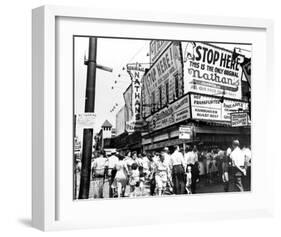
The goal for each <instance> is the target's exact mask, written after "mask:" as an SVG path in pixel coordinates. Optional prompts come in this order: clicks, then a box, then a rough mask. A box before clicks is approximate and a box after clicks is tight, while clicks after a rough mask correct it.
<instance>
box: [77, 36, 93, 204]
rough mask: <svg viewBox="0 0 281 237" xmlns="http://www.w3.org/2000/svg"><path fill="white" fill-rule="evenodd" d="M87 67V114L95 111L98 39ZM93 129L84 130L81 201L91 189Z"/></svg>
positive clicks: (87, 195) (90, 54)
mask: <svg viewBox="0 0 281 237" xmlns="http://www.w3.org/2000/svg"><path fill="white" fill-rule="evenodd" d="M88 55H89V56H88V65H87V66H88V67H87V82H86V97H85V112H94V111H95V87H96V58H97V38H94V37H90V39H89V54H88ZM93 132H94V131H93V128H84V130H83V148H82V160H81V161H82V167H81V179H80V190H79V199H87V198H88V197H89V189H90V177H91V176H90V175H91V160H92V149H93V148H92V147H93Z"/></svg>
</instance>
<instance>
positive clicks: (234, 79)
mask: <svg viewBox="0 0 281 237" xmlns="http://www.w3.org/2000/svg"><path fill="white" fill-rule="evenodd" d="M182 47H183V52H184V53H183V60H184V78H185V80H184V88H185V89H184V91H185V93H186V92H197V93H202V94H207V95H216V96H221V95H224V96H225V97H228V98H233V99H241V96H242V94H241V80H242V67H241V65H240V63H239V62H238V58H235V59H234V58H233V55H232V54H233V52H232V51H229V50H226V49H223V48H220V47H217V46H214V45H211V44H207V43H201V42H184V43H182Z"/></svg>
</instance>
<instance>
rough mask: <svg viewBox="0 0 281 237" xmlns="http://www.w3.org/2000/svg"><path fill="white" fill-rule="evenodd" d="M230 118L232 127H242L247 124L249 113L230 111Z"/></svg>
mask: <svg viewBox="0 0 281 237" xmlns="http://www.w3.org/2000/svg"><path fill="white" fill-rule="evenodd" d="M230 118H231V126H232V127H244V126H248V125H249V122H248V119H249V115H248V113H243V112H242V113H241V112H240V113H232V114H231V115H230Z"/></svg>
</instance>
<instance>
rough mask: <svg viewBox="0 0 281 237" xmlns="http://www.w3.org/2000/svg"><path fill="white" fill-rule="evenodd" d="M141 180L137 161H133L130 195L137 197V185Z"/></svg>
mask: <svg viewBox="0 0 281 237" xmlns="http://www.w3.org/2000/svg"><path fill="white" fill-rule="evenodd" d="M139 182H140V173H139V170H138V165H137V163H133V164H132V166H131V172H130V178H129V185H130V197H136V196H137V195H136V186H137V185H138V184H139Z"/></svg>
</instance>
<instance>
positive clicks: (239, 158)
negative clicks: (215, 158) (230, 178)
mask: <svg viewBox="0 0 281 237" xmlns="http://www.w3.org/2000/svg"><path fill="white" fill-rule="evenodd" d="M232 147H233V151H232V152H231V154H230V159H231V160H232V164H233V166H234V177H235V188H236V190H237V191H239V192H243V191H244V187H243V183H242V179H243V176H244V175H245V174H246V172H245V171H246V170H245V156H244V154H243V152H242V150H241V149H240V147H239V141H238V140H234V141H233V142H232Z"/></svg>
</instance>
